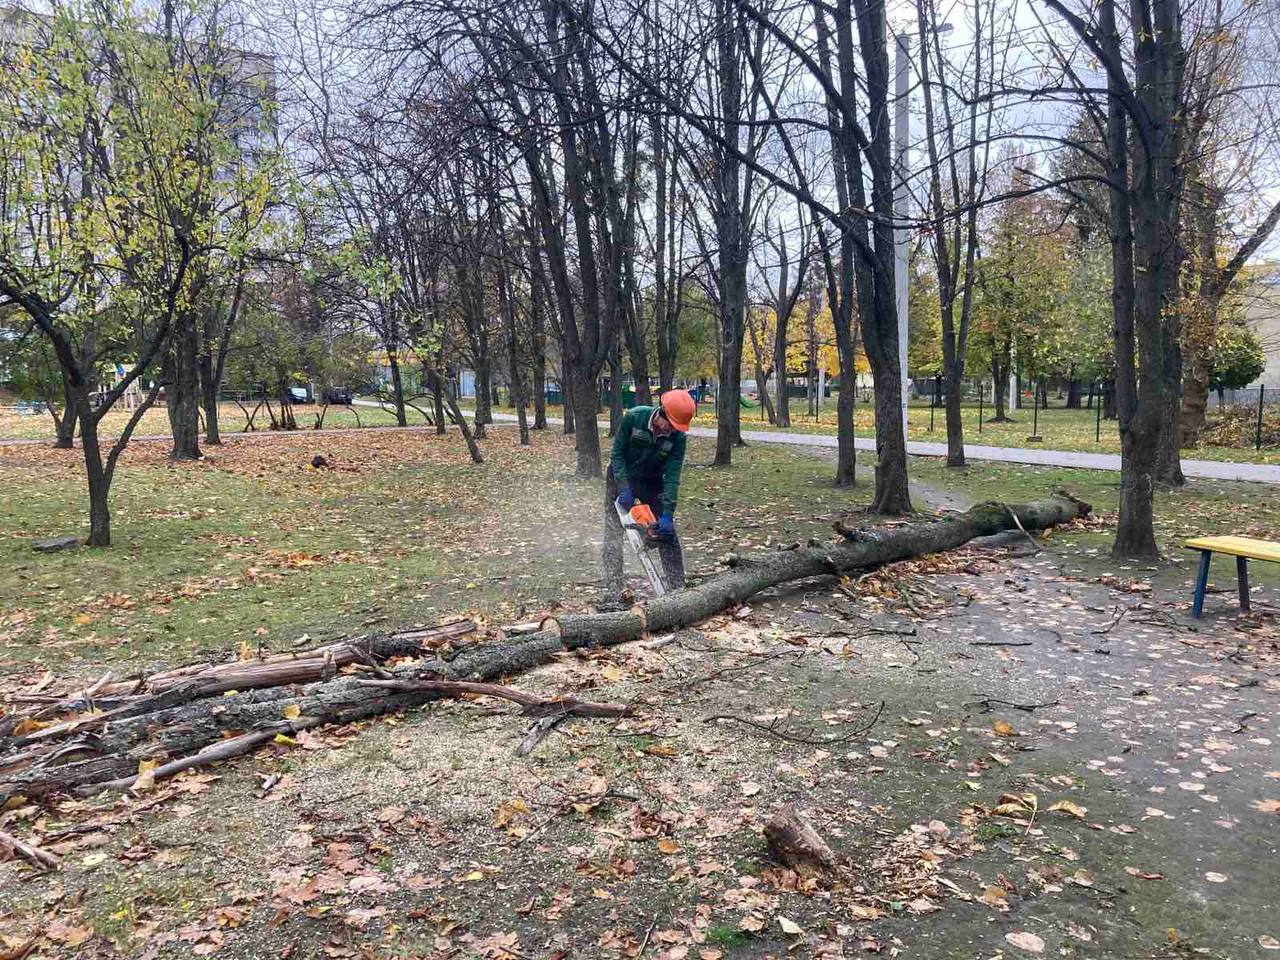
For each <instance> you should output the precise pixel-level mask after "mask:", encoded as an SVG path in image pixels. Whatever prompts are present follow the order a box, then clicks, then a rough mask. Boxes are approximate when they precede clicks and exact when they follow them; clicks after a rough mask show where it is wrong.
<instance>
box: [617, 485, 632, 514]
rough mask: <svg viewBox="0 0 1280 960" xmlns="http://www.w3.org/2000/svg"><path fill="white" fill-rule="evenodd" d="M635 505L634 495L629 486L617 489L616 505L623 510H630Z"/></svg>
mask: <svg viewBox="0 0 1280 960" xmlns="http://www.w3.org/2000/svg"><path fill="white" fill-rule="evenodd" d="M635 505H636V495H635V494H634V493H632V492H631V488H630V487H623V488H622V489H621V490H619V491H618V506H620V507H621V508H622V509H623V510H630V509H631V508H632V507H634V506H635Z"/></svg>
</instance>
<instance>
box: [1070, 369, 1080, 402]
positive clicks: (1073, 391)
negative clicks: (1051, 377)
mask: <svg viewBox="0 0 1280 960" xmlns="http://www.w3.org/2000/svg"><path fill="white" fill-rule="evenodd" d="M1072 372H1073V373H1074V368H1073V370H1072ZM1067 409H1068V410H1079V409H1080V381H1079V380H1077V379H1076V378H1075V377H1074V376H1072V377H1070V378H1068V380H1067Z"/></svg>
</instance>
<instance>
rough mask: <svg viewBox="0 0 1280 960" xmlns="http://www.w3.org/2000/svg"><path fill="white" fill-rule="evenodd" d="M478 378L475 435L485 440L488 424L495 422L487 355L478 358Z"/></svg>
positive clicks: (478, 438)
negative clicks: (490, 395) (490, 394)
mask: <svg viewBox="0 0 1280 960" xmlns="http://www.w3.org/2000/svg"><path fill="white" fill-rule="evenodd" d="M475 366H476V369H475V376H476V415H475V421H474V422H475V435H476V439H477V440H483V439H485V437H486V436H488V434H487V433H486V432H485V427H486V425H487V424H490V423H492V422H493V412H492V406H491V402H490V399H489V357H488V355H487V351H486V354H485V355H484V356H483V358H482V357H480V356H477V357H476V363H475Z"/></svg>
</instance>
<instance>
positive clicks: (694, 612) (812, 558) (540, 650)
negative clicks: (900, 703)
mask: <svg viewBox="0 0 1280 960" xmlns="http://www.w3.org/2000/svg"><path fill="white" fill-rule="evenodd" d="M1089 510H1090V507H1089V505H1088V504H1086V503H1083V502H1081V501H1079V500H1076V499H1075V498H1073V497H1070V496H1069V495H1066V494H1056V495H1054V496H1053V497H1051V498H1049V499H1046V500H1041V501H1037V502H1034V503H1030V504H1025V505H1021V506H1013V507H1008V506H1005V505H1003V504H997V503H987V504H980V505H978V506H976V507H974V508H972V509H971V510H969V511H967V512H965V513H962V514H950V515H947V516H946V517H943V518H940V519H931V520H925V521H920V522H916V523H911V524H905V525H895V526H886V527H874V528H868V529H867V530H865V531H863V533H862V535H860V536H859V537H857V538H856V539H852V540H848V539H847V540H844V541H842V542H835V543H832V544H829V545H827V546H825V547H818V548H808V549H797V550H789V551H778V552H774V553H769V554H764V555H760V556H757V557H753V558H749V559H747V560H744V561H741V562H739V563H738V564H737V565H736V566H735V567H733V568H732V569H730V570H728V571H726V572H725V573H722V574H719V575H717V576H713V577H709V578H708V579H706V580H704V581H702V582H701V583H699V584H697V585H696V586H693V587H689V588H687V589H684V590H679V591H676V592H674V593H669V594H666V595H665V596H662V597H656V598H654V599H652V600H649V601H648V602H647V603H644V604H642V605H639V606H636V607H634V608H632V609H631V610H627V611H623V612H620V613H599V614H583V615H578V616H564V617H557V618H554V619H549V620H546V621H544V622H543V623H542V625H541V627H542V628H541V629H540V630H538V631H537V632H536V633H531V634H528V635H526V636H521V637H518V638H515V639H508V640H505V641H502V642H490V643H480V644H476V645H473V646H469V647H465V648H464V649H462V650H461V652H459V653H457V655H456V656H453V657H452V658H450V659H445V658H444V657H443V656H440V655H437V656H434V657H430V658H428V659H421V660H415V661H413V662H410V663H407V664H403V665H401V666H398V667H396V668H395V669H393V670H390V671H388V672H386V673H384V674H383V676H384V677H385V678H386V679H387V681H389V682H385V683H379V682H372V681H370V680H368V679H367V678H361V677H353V676H338V677H333V676H332V672H331V671H329V672H326V670H325V669H324V666H323V665H324V663H325V661H321V662H320V667H319V678H317V673H316V671H317V669H318V668H317V665H316V663H315V661H316V657H315V656H314V653H315V652H314V651H312V652H309V653H308V655H307V658H306V660H305V665H304V668H303V670H302V671H301V672H294V673H291V674H289V675H288V676H289V680H290V681H294V682H291V683H290V685H287V686H285V685H277V686H268V687H263V688H260V689H242V687H247V686H248V684H245V683H241V684H240V685H238V686H235V687H227V686H225V684H227V683H229V681H230V677H231V676H232V675H234V676H236V677H237V678H238V680H240V681H245V680H257V681H263V682H265V677H264V674H270V671H266V670H262V668H264V667H268V666H272V665H273V664H276V663H288V664H292V665H293V668H294V670H295V671H296V670H297V664H298V663H299V661H298V660H293V659H290V660H288V661H285V660H282V659H279V658H277V659H276V660H273V661H268V662H266V663H265V664H264V663H248V664H227V665H222V666H219V667H211V666H210V665H204V666H203V668H202V670H201V671H198V672H195V673H192V672H190V671H189V670H188V671H186V672H183V671H170V672H168V673H166V674H160V675H157V677H164V678H166V679H165V680H164V681H163V682H164V683H168V682H169V681H168V678H175V677H176V678H179V680H180V682H179V683H178V685H177V686H171V687H170V689H169V690H167V691H166V692H165V693H160V694H156V695H155V696H154V699H152V698H147V700H149V701H150V702H148V703H147V704H146V705H145V709H141V710H139V709H138V708H139V703H138V702H134V703H127V704H123V706H125V707H128V708H131V709H129V710H127V711H126V713H127V714H128V715H125V714H116V715H115V716H112V717H109V718H108V719H107V720H106V722H103V723H100V724H98V725H97V728H96V729H88V730H86V727H85V726H84V725H83V724H81V723H79V722H72V723H70V724H64V725H63V727H62V729H61V730H60V731H59V732H58V733H57V734H56V735H50V736H49V737H47V738H46V740H45V741H43V742H46V743H48V745H49V749H50V751H51V752H52V751H53V750H55V749H57V748H59V746H65V744H64V741H65V740H66V738H67V737H68V736H75V737H77V738H82V740H76V741H73V742H75V743H77V745H78V746H82V747H83V749H79V750H77V752H76V753H75V754H73V755H75V756H77V757H82V756H83V754H84V753H86V752H87V753H89V754H90V755H89V757H88V758H87V759H77V760H74V761H71V762H66V763H61V764H55V763H45V762H43V761H44V760H47V759H48V758H47V756H42V755H36V756H34V757H33V756H31V755H30V750H29V746H30V743H31V739H30V738H29V737H28V738H9V739H8V740H7V741H6V740H4V739H0V771H4V772H3V773H0V799H3V797H4V796H6V795H12V794H25V795H27V796H32V797H34V796H40V795H42V794H47V793H49V792H57V791H64V790H69V789H74V788H77V787H82V786H87V785H90V784H95V783H101V782H103V781H110V780H117V779H122V778H124V777H127V776H130V775H132V774H133V773H135V772H136V770H137V767H138V763H139V761H141V760H148V759H155V760H160V761H166V760H170V759H172V758H180V757H189V756H191V755H193V754H196V753H198V752H199V751H200V750H202V749H204V748H205V747H207V746H209V745H210V744H213V743H216V742H218V741H219V740H222V739H224V737H226V736H227V735H237V736H238V735H241V734H244V733H246V732H250V733H251V732H254V731H258V730H263V729H268V728H271V727H272V726H274V725H276V724H278V723H280V721H281V720H282V719H285V718H288V717H303V718H308V719H310V720H315V721H317V722H323V723H350V722H353V721H356V720H363V719H366V718H368V717H373V716H377V715H379V714H383V713H389V712H394V711H398V710H403V709H407V708H410V707H415V706H419V705H421V704H424V703H427V702H428V701H431V700H435V699H439V698H441V697H442V696H446V695H452V696H456V695H458V692H459V691H458V689H457V688H454V689H452V690H446V687H445V685H446V683H453V684H456V683H457V682H458V681H468V682H474V683H481V684H486V683H492V682H494V681H499V680H501V679H502V678H505V677H511V676H516V675H519V674H521V673H524V672H526V671H528V670H531V669H533V668H535V667H537V666H540V665H542V664H545V663H548V662H550V661H551V660H553V659H554V658H556V657H557V656H561V655H563V654H564V653H565V652H566V651H572V650H576V649H581V648H585V647H596V646H612V645H615V644H620V643H625V642H628V641H631V640H637V639H640V638H641V637H643V636H645V634H646V633H647V632H649V631H652V632H658V631H666V630H671V629H675V628H679V627H684V626H689V625H691V624H694V623H697V622H699V621H701V620H704V619H706V618H707V617H710V616H712V615H714V614H716V613H718V612H720V611H721V610H724V609H727V608H730V607H735V606H737V605H739V604H741V603H743V602H744V601H746V600H747V599H749V598H750V597H752V596H754V595H755V594H757V593H759V592H761V591H762V590H767V589H769V588H770V587H775V586H778V585H780V584H784V583H788V582H790V581H795V580H803V579H808V578H814V577H822V576H832V575H840V574H844V573H848V572H852V571H856V570H865V569H868V568H872V567H877V566H881V565H883V564H886V563H893V562H895V561H898V560H905V559H908V558H910V557H916V556H921V555H924V554H929V553H936V552H939V551H943V550H948V549H951V548H954V547H958V546H960V545H962V544H964V543H966V542H967V541H969V540H972V539H974V538H975V537H981V536H990V535H991V534H995V533H999V532H1001V531H1003V530H1012V529H1019V528H1021V529H1025V530H1043V529H1046V528H1048V527H1052V526H1054V525H1056V524H1060V523H1065V522H1068V521H1071V520H1075V519H1077V518H1080V517H1084V516H1086V515H1087V514H1088V513H1089ZM459 629H461V628H459ZM424 633H428V632H423V631H419V632H418V639H416V640H415V639H413V637H414V635H413V634H398V635H393V637H392V638H386V639H387V640H388V641H389V642H400V641H403V642H405V643H407V644H409V645H410V647H411V648H412V649H416V651H417V653H418V654H421V652H422V647H421V643H422V640H421V637H422V635H423V634H424ZM395 638H399V640H396V639H395ZM413 644H417V646H416V647H413ZM357 646H358V645H356V644H354V642H353V643H344V644H331V645H329V646H328V647H326V648H322V649H323V650H325V651H326V659H328V658H332V660H333V661H334V662H336V661H337V658H338V657H339V656H340V655H341V656H347V653H345V652H344V651H346V650H348V649H350V648H352V647H357ZM385 649H387V648H382V649H381V650H379V653H382V652H383V650H385ZM351 656H352V659H350V660H348V661H346V662H348V663H354V662H356V661H357V660H358V659H359V657H358V655H357V654H351ZM237 670H238V671H241V672H240V673H234V671H237ZM246 670H248V671H261V672H256V673H252V674H249V673H245V672H244V671H246ZM210 671H213V672H210ZM218 671H222V672H218ZM270 675H272V676H274V674H270ZM307 678H311V679H310V682H296V681H301V680H306V679H307ZM155 679H156V678H152V681H154V680H155ZM149 682H151V681H149ZM183 683H186V684H193V685H194V686H195V688H196V689H197V690H201V691H203V692H204V693H207V692H208V691H209V690H210V689H213V690H223V691H225V690H229V689H236V690H238V691H239V692H237V693H234V694H228V695H224V696H217V697H208V696H204V697H202V698H200V699H192V698H191V697H190V696H187V695H186V692H185V691H186V689H187V688H186V687H185V686H183V685H182V684H183ZM499 689H503V690H508V689H509V688H505V687H503V688H499ZM174 695H181V697H182V702H179V703H176V704H175V703H174V702H172V701H168V702H165V701H164V698H165V697H166V696H174ZM519 696H532V695H519ZM508 699H518V697H517V695H516V694H515V693H513V694H512V695H510V696H508ZM534 699H540V698H534ZM518 702H523V701H519V700H518ZM571 702H572V703H574V704H576V703H577V702H576V701H560V702H559V703H560V706H558V707H556V708H555V709H558V710H564V709H566V707H565V704H568V703H571ZM611 715H616V714H611ZM18 748H26V749H25V750H24V751H23V753H22V762H21V763H20V764H17V765H15V764H14V763H13V758H14V756H15V754H16V753H17V752H18ZM15 766H17V769H14V767H15Z"/></svg>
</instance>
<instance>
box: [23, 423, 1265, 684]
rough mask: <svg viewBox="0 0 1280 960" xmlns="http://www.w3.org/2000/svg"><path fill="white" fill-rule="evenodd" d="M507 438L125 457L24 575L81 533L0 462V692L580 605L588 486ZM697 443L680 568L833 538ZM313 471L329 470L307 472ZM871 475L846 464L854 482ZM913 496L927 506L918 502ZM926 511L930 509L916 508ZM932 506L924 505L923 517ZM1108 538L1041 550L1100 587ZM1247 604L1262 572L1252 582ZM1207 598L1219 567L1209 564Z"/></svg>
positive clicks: (1259, 501) (1170, 537) (1178, 531)
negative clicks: (467, 450)
mask: <svg viewBox="0 0 1280 960" xmlns="http://www.w3.org/2000/svg"><path fill="white" fill-rule="evenodd" d="M514 440H515V438H514V435H513V433H512V432H511V431H495V433H494V435H493V437H491V438H490V439H489V440H486V441H485V442H484V449H485V452H486V463H485V464H484V465H483V466H480V467H476V466H474V465H472V464H470V463H469V462H468V461H467V460H466V459H465V457H464V455H463V450H462V447H461V444H460V442H459V441H458V439H457V438H456V436H450V437H446V438H438V437H436V436H434V435H433V434H431V433H428V432H397V431H379V432H377V433H371V434H357V433H350V434H337V435H330V436H327V437H326V436H325V435H323V434H298V435H291V436H279V435H277V436H272V437H268V438H265V439H262V440H258V441H253V442H246V443H237V444H228V445H227V446H225V447H223V448H221V449H218V450H215V451H211V456H210V457H209V458H208V459H207V460H206V461H204V462H202V463H196V464H182V465H173V464H170V463H168V461H167V460H166V458H165V451H164V449H163V446H162V445H160V444H139V445H137V446H135V447H132V448H131V449H130V451H129V453H128V454H127V456H126V458H125V460H124V462H123V464H122V466H121V470H120V473H119V476H118V479H117V481H116V485H115V488H114V490H113V494H112V508H113V520H114V523H113V536H114V545H113V546H112V547H111V548H109V549H105V550H97V549H89V548H84V547H81V548H78V549H76V550H72V551H66V552H62V553H56V554H49V555H43V554H37V553H34V552H33V551H32V550H31V549H30V547H31V542H32V540H33V539H35V538H39V537H46V536H53V535H59V534H65V533H79V532H82V531H83V527H84V523H85V502H84V501H85V498H84V487H83V479H82V477H81V475H80V467H79V462H78V452H77V451H71V452H67V451H53V450H50V449H46V448H43V447H21V448H9V449H7V450H5V449H0V483H2V484H3V486H4V488H5V490H6V496H5V497H3V498H2V499H0V660H2V661H4V662H5V664H6V668H7V669H8V672H10V673H14V672H16V671H18V670H25V671H28V672H36V671H42V670H44V669H53V670H62V669H66V668H68V667H70V668H73V669H80V670H81V671H82V672H84V673H86V674H87V673H92V672H94V671H96V672H97V674H99V675H100V674H101V672H102V670H104V669H106V668H108V667H110V668H112V669H115V670H116V671H117V672H132V671H135V670H138V669H144V668H148V667H152V666H158V665H162V664H176V663H180V662H184V661H190V660H192V659H197V658H198V659H207V658H218V657H229V656H235V655H237V653H239V652H240V651H243V650H257V649H258V648H259V647H262V648H265V649H268V650H281V649H289V648H290V646H291V645H292V643H293V642H294V641H296V640H298V639H299V638H300V637H302V636H304V635H305V636H309V637H311V638H312V639H316V640H320V639H326V638H331V637H337V636H340V635H345V634H351V633H360V632H366V631H369V630H377V629H386V628H389V627H391V626H399V625H403V624H411V623H426V622H434V621H436V620H439V619H443V618H446V617H450V616H457V615H462V614H466V613H469V612H475V613H476V614H478V615H482V616H484V617H486V618H488V619H489V620H491V621H492V622H499V623H501V622H512V621H518V620H524V619H530V618H532V617H536V616H537V615H538V614H539V613H540V612H541V611H544V610H546V609H547V608H548V606H549V605H550V604H552V603H554V602H556V601H562V600H563V601H568V602H571V603H573V602H577V603H582V602H588V601H590V600H592V599H594V597H595V590H596V589H597V588H598V587H597V583H596V577H597V564H598V551H599V535H600V533H599V532H600V516H601V510H602V504H601V503H600V500H601V487H600V484H599V481H579V480H576V479H573V478H572V477H571V472H572V464H573V451H572V448H571V444H570V442H569V441H568V440H567V439H566V438H564V437H562V436H560V435H559V433H558V432H555V431H553V432H548V433H546V434H538V435H535V444H534V447H533V448H532V449H529V450H521V449H519V448H518V447H517V446H516V444H515V442H514ZM711 450H712V447H711V442H710V441H708V440H701V439H699V440H695V442H694V443H693V444H692V446H691V450H690V455H689V458H688V461H687V463H686V472H685V478H684V482H683V485H682V490H681V505H680V509H679V514H678V518H679V523H680V527H681V531H682V537H683V539H684V541H685V545H686V551H687V552H688V554H689V566H690V568H691V569H694V570H701V571H709V570H712V569H714V568H715V565H716V563H717V562H718V560H719V559H720V558H722V557H723V556H724V555H725V554H727V553H729V552H749V551H752V550H766V549H770V548H773V547H776V546H780V545H788V544H791V543H795V542H800V543H803V542H805V541H807V539H808V538H810V537H818V538H824V539H825V538H827V537H829V536H830V522H831V518H832V516H833V515H837V514H839V513H841V512H845V511H856V510H858V509H861V508H862V507H863V506H865V504H866V503H867V501H868V499H869V497H870V494H871V483H870V481H869V480H865V481H862V482H861V483H860V485H859V486H858V487H856V488H854V489H852V490H849V489H837V488H835V487H834V486H833V485H832V484H831V475H832V469H833V467H832V463H831V462H830V460H829V459H821V458H818V457H815V456H814V455H813V454H812V452H809V451H804V450H803V449H802V450H798V451H797V450H791V449H786V448H775V447H765V446H762V445H757V446H753V447H749V448H747V449H745V450H740V451H737V452H735V464H734V467H733V468H732V469H728V470H722V469H715V468H710V467H708V466H705V465H706V464H707V463H708V462H709V460H710V458H711ZM317 452H318V453H324V454H325V455H326V456H328V457H330V458H331V459H332V460H333V461H334V463H335V464H336V465H337V466H338V469H337V470H319V471H317V470H312V469H310V468H309V463H310V460H311V457H312V456H313V455H314V454H315V453H317ZM869 459H870V458H869V457H867V456H866V455H863V456H862V457H861V458H860V460H861V463H862V464H863V465H864V468H865V465H866V464H867V463H868V462H869ZM910 468H911V473H912V477H913V479H914V480H915V481H917V482H918V483H920V484H922V485H923V487H924V488H928V489H927V490H922V491H918V492H917V494H916V501H917V505H918V506H920V505H923V504H924V503H926V502H927V500H928V499H932V498H934V497H935V495H936V493H937V492H938V491H951V492H953V493H954V494H955V495H956V498H957V500H958V501H959V502H961V503H963V502H968V501H973V500H981V499H998V500H1003V501H1005V502H1013V501H1019V500H1024V499H1031V498H1035V497H1038V496H1043V495H1045V494H1046V493H1047V492H1048V491H1050V490H1052V489H1054V488H1056V487H1059V486H1065V487H1067V488H1069V489H1071V490H1073V491H1074V492H1076V493H1077V494H1078V495H1079V496H1082V497H1084V498H1085V499H1087V500H1090V501H1091V502H1092V503H1093V504H1094V505H1095V508H1096V510H1097V511H1098V512H1099V513H1101V514H1104V515H1106V514H1110V513H1114V511H1115V508H1116V507H1115V505H1116V483H1117V481H1118V477H1117V476H1116V475H1115V474H1113V473H1106V472H1096V471H1087V470H1068V469H1060V468H1045V467H1031V466H1020V465H1016V464H1000V463H974V464H973V465H971V466H969V467H967V468H964V469H960V470H955V469H948V468H947V467H945V466H944V465H943V464H942V462H941V461H940V460H937V459H933V458H912V460H911V463H910ZM930 491H933V492H932V493H931V492H930ZM924 494H928V497H926V496H925V495H924ZM934 502H936V499H935V501H934ZM1156 506H1157V532H1158V536H1159V538H1160V542H1161V545H1162V547H1163V548H1164V549H1165V550H1166V551H1167V553H1168V555H1169V556H1170V557H1172V558H1175V559H1178V560H1181V561H1183V562H1182V565H1181V566H1171V567H1168V568H1166V569H1165V570H1164V572H1162V573H1161V577H1163V578H1165V581H1166V585H1167V586H1168V588H1169V589H1170V590H1171V591H1176V592H1177V593H1179V594H1180V593H1181V592H1182V591H1183V590H1184V588H1185V587H1186V583H1189V577H1190V562H1189V557H1188V556H1187V553H1186V551H1184V550H1182V549H1181V546H1180V544H1181V540H1182V539H1183V538H1185V537H1188V536H1193V535H1198V534H1214V533H1228V532H1231V533H1241V534H1251V535H1254V536H1261V537H1267V538H1272V539H1275V538H1280V497H1276V496H1275V494H1274V489H1273V488H1271V487H1267V486H1262V485H1258V484H1239V483H1229V482H1221V481H1196V482H1193V483H1191V484H1189V485H1188V487H1187V488H1185V489H1184V490H1180V491H1176V492H1171V493H1160V494H1158V496H1157V501H1156ZM1112 536H1113V531H1112V529H1111V528H1109V527H1104V528H1101V529H1088V530H1083V531H1075V532H1071V533H1067V534H1055V535H1053V536H1052V537H1051V538H1050V541H1049V543H1050V545H1051V549H1057V547H1056V546H1054V545H1056V544H1060V543H1061V544H1064V545H1066V548H1069V549H1071V550H1072V551H1073V552H1074V553H1075V554H1077V555H1079V556H1081V557H1083V558H1086V559H1090V558H1091V560H1092V562H1095V563H1096V565H1097V567H1099V568H1101V569H1105V570H1113V571H1115V572H1117V573H1118V574H1120V575H1132V574H1131V573H1126V572H1125V571H1126V569H1129V568H1128V567H1126V566H1124V565H1117V564H1113V563H1112V562H1111V561H1110V560H1109V559H1108V558H1107V550H1108V548H1109V546H1110V541H1111V537H1112ZM1253 566H1254V574H1253V575H1254V578H1255V580H1257V581H1258V582H1260V583H1270V584H1275V583H1277V582H1280V567H1278V566H1277V565H1275V564H1263V563H1259V564H1254V565H1253ZM1213 572H1214V576H1215V577H1216V578H1217V579H1218V580H1219V581H1220V582H1223V583H1226V582H1228V580H1229V578H1230V576H1231V569H1230V564H1229V563H1228V562H1227V561H1225V560H1224V561H1223V562H1222V563H1221V564H1220V565H1219V564H1217V563H1216V562H1215V566H1214V570H1213Z"/></svg>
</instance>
